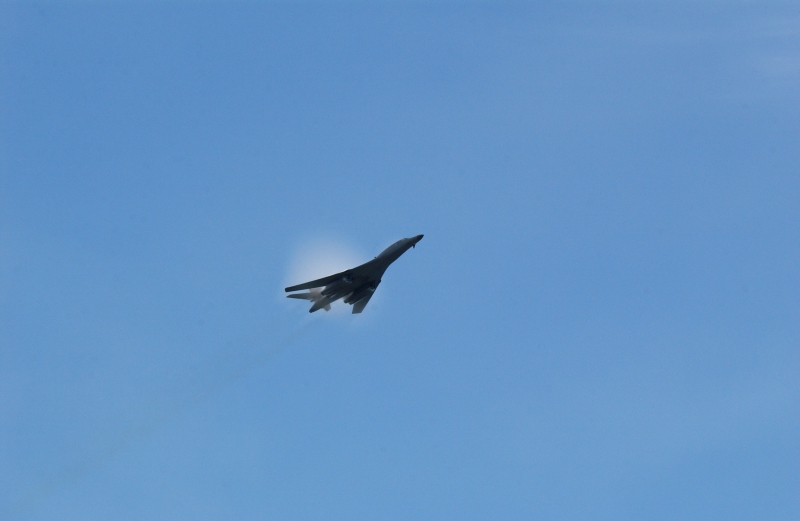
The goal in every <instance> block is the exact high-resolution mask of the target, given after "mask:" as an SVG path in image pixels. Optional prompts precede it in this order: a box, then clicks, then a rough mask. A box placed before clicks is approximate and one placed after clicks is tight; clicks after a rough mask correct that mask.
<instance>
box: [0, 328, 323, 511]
mask: <svg viewBox="0 0 800 521" xmlns="http://www.w3.org/2000/svg"><path fill="white" fill-rule="evenodd" d="M316 322H318V321H317V320H314V317H308V316H306V317H304V318H303V319H302V320H301V321H300V323H299V324H298V325H297V326H296V327H295V328H294V329H293V330H292V331H290V332H289V333H288V334H287V335H286V336H284V337H283V338H281V339H280V340H279V341H277V342H275V343H273V344H272V345H268V346H264V345H263V344H266V341H265V340H263V335H259V337H262V339H258V338H256V339H253V340H249V341H248V340H244V341H240V342H237V343H238V344H239V347H240V350H239V351H238V354H241V352H242V350H241V348H242V347H245V346H246V345H247V344H251V345H253V344H255V345H256V348H255V349H252V350H251V351H250V352H249V356H246V357H245V359H244V360H241V361H238V363H237V367H235V368H233V369H232V370H228V371H227V372H226V373H224V374H223V375H222V377H218V378H215V379H214V380H215V381H212V382H206V383H204V384H203V385H200V386H199V388H198V389H197V390H196V391H193V392H190V393H188V395H187V396H184V397H182V398H181V399H178V400H177V401H175V402H174V403H173V404H171V405H169V406H167V407H165V408H162V409H161V410H160V411H157V412H156V413H154V414H152V415H151V416H150V417H148V418H146V419H144V420H141V421H139V422H136V424H135V425H133V426H132V427H129V428H127V429H125V430H123V431H122V432H121V433H120V434H119V435H118V436H117V437H115V438H114V439H113V440H112V442H111V443H109V444H108V445H107V446H106V447H104V448H103V449H102V450H100V451H98V452H97V453H96V454H94V455H92V456H89V457H86V458H84V459H83V460H81V461H79V462H77V463H75V464H73V465H71V466H69V467H68V468H67V469H65V470H64V471H62V472H61V473H60V474H59V475H57V476H55V477H53V478H51V479H50V480H47V481H45V482H44V483H41V484H40V485H39V486H36V487H33V490H31V491H30V492H28V493H27V494H25V495H24V496H23V497H22V498H21V499H20V500H18V501H16V502H13V503H12V504H11V505H9V506H8V508H3V507H0V518H2V519H16V518H20V517H27V515H26V514H28V513H29V512H30V511H31V510H32V509H34V508H35V507H36V505H37V504H39V503H41V502H42V501H44V500H46V499H47V498H48V497H50V496H52V495H53V494H55V493H57V492H59V491H60V490H63V489H65V488H68V487H69V486H70V485H72V484H73V483H76V482H77V481H79V480H80V479H82V478H83V477H85V476H88V475H90V474H91V473H93V472H95V471H97V470H99V469H100V468H101V467H102V466H103V465H104V464H105V463H106V462H107V461H108V460H110V459H112V458H113V457H115V456H117V455H119V454H121V453H122V452H124V451H125V450H126V449H128V447H130V446H131V445H132V444H134V443H136V442H138V441H141V440H144V439H146V438H148V437H149V436H150V435H152V434H153V433H155V432H156V431H158V429H159V428H160V427H162V426H164V425H166V424H168V423H169V422H171V421H173V420H174V419H175V418H176V417H178V416H180V415H181V414H183V413H184V412H186V411H187V410H189V409H191V408H192V407H195V406H197V405H200V404H202V403H204V402H205V401H207V400H209V399H210V398H212V397H213V396H214V395H216V394H218V393H219V392H221V391H223V390H224V389H226V388H227V387H229V386H231V385H233V384H235V383H236V382H239V381H241V380H243V379H244V378H245V377H247V376H248V375H249V374H251V373H252V372H254V371H255V370H257V369H259V368H261V367H263V366H265V365H266V364H267V363H268V362H270V361H271V360H272V359H273V358H275V357H276V356H277V355H279V354H280V353H282V352H283V351H285V350H286V349H288V348H289V347H291V346H292V345H294V344H295V343H296V342H297V341H299V340H300V339H301V338H302V337H303V336H304V335H305V334H306V333H308V332H309V331H310V330H311V329H312V327H313V325H314V323H316ZM259 344H262V347H264V348H260V347H258V345H259ZM221 354H223V355H224V353H221Z"/></svg>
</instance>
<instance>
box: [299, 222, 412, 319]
mask: <svg viewBox="0 0 800 521" xmlns="http://www.w3.org/2000/svg"><path fill="white" fill-rule="evenodd" d="M420 240H422V235H417V236H415V237H410V238H408V239H400V240H399V241H397V242H396V243H394V244H392V245H391V246H389V247H388V248H386V249H385V250H383V251H382V252H381V254H380V255H378V256H377V257H375V258H374V259H372V260H371V261H369V262H365V263H364V264H362V265H361V266H356V267H355V268H352V269H349V270H347V271H343V272H341V273H336V274H334V275H329V276H327V277H323V278H321V279H317V280H312V281H311V282H306V283H305V284H298V285H297V286H291V287H288V288H286V292H287V293H288V292H291V291H300V290H304V289H307V290H309V291H308V293H294V294H292V295H286V296H287V297H288V298H299V299H304V300H310V301H311V302H313V303H314V305H313V306H311V309H309V310H308V312H309V313H313V312H315V311H317V310H318V309H324V310H325V311H329V310H330V309H331V303H332V302H335V301H337V300H339V299H340V298H344V302H345V304H352V305H353V313H361V312H362V311H364V308H365V307H366V306H367V303H368V302H369V299H370V298H372V294H373V293H375V290H376V289H378V284H380V283H381V277H383V274H384V272H386V269H387V268H388V267H389V265H390V264H391V263H393V262H394V261H396V260H397V259H399V258H400V256H401V255H402V254H404V253H405V252H407V251H408V250H409V249H410V248H414V247H416V245H417V243H418V242H419V241H420Z"/></svg>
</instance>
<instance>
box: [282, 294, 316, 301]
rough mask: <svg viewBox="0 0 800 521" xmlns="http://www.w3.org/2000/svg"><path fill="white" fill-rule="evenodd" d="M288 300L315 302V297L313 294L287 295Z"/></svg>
mask: <svg viewBox="0 0 800 521" xmlns="http://www.w3.org/2000/svg"><path fill="white" fill-rule="evenodd" d="M286 298H299V299H303V300H314V295H312V294H311V293H294V294H292V295H286Z"/></svg>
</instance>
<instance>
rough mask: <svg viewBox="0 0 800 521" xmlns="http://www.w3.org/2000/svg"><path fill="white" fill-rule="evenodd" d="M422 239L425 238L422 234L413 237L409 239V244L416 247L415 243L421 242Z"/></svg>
mask: <svg viewBox="0 0 800 521" xmlns="http://www.w3.org/2000/svg"><path fill="white" fill-rule="evenodd" d="M423 237H425V236H424V235H422V234H419V235H417V236H415V237H411V241H412V242H411V244H413V245H414V246H416V245H417V243H418V242H419V241H421V240H422V238H423Z"/></svg>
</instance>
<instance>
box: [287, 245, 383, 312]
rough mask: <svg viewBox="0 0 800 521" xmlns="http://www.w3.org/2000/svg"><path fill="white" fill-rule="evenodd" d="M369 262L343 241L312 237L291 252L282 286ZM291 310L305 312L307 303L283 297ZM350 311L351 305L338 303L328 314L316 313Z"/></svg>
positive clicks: (363, 255)
mask: <svg viewBox="0 0 800 521" xmlns="http://www.w3.org/2000/svg"><path fill="white" fill-rule="evenodd" d="M369 259H370V257H369V256H367V255H365V254H362V253H360V252H359V251H358V250H357V249H356V248H355V247H353V246H352V245H351V244H349V243H348V242H347V241H346V240H344V239H341V238H338V237H314V238H310V239H307V240H304V241H302V242H300V243H299V244H298V245H297V246H296V247H294V248H293V249H292V253H291V256H290V259H289V264H288V268H287V270H286V279H285V281H284V282H285V286H291V285H295V284H302V283H303V282H308V281H310V280H314V279H319V278H322V277H326V276H328V275H333V274H334V273H339V272H341V271H344V270H347V269H349V268H353V267H355V266H358V265H359V264H363V263H364V262H366V261H368V260H369ZM284 300H286V301H287V302H288V304H291V305H292V306H293V307H297V306H299V307H302V308H303V309H304V310H307V308H308V307H309V306H310V303H308V302H306V301H302V300H294V299H292V300H290V299H286V298H284ZM343 312H347V313H349V312H350V306H347V305H345V304H342V303H341V301H337V302H335V303H333V304H332V305H331V311H329V312H325V311H320V312H318V313H317V314H320V315H322V314H324V315H326V316H327V315H331V314H334V315H339V314H342V313H343Z"/></svg>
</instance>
